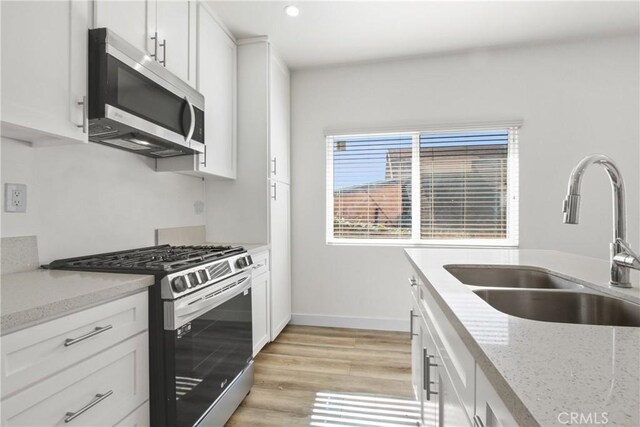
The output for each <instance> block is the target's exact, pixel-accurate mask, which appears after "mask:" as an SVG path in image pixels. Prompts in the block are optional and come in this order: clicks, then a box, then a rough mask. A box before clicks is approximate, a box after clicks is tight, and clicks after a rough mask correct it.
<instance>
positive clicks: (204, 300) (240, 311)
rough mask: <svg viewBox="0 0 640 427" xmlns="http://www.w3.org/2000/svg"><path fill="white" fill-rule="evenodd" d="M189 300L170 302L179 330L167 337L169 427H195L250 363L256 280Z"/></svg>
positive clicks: (246, 277)
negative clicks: (252, 298) (253, 283)
mask: <svg viewBox="0 0 640 427" xmlns="http://www.w3.org/2000/svg"><path fill="white" fill-rule="evenodd" d="M225 288H226V289H225ZM221 290H222V291H221ZM216 292H219V293H217V294H216ZM185 298H188V299H179V300H176V301H171V302H165V316H167V315H171V314H173V318H174V325H175V328H174V329H170V330H167V328H165V332H164V333H165V347H166V349H165V350H166V353H165V355H166V357H167V359H166V360H167V363H166V368H167V370H168V372H167V375H166V381H167V385H166V386H167V410H168V414H167V416H168V420H167V425H175V426H189V427H190V426H193V425H195V424H196V423H197V422H198V421H199V420H200V419H201V418H202V417H203V416H204V415H206V414H207V413H208V411H209V410H210V409H211V407H212V405H213V404H214V403H215V402H216V400H217V399H218V398H219V397H220V396H221V395H222V394H223V393H224V392H225V390H226V389H227V387H228V386H229V385H230V384H231V383H232V382H233V380H234V379H235V378H236V377H237V376H238V375H239V374H240V373H242V372H243V370H244V369H245V368H246V367H247V366H249V363H250V362H251V359H252V348H253V344H252V335H251V331H252V327H251V276H250V274H247V273H243V274H240V275H237V276H234V277H232V278H230V279H227V280H225V281H224V282H222V283H220V284H216V285H214V286H210V287H208V288H205V289H203V291H200V292H197V293H195V294H191V295H188V296H187V297H185ZM171 306H172V308H170V307H171ZM172 311H173V313H171V312H172ZM166 320H167V319H166V318H165V321H166ZM165 326H167V324H166V323H165Z"/></svg>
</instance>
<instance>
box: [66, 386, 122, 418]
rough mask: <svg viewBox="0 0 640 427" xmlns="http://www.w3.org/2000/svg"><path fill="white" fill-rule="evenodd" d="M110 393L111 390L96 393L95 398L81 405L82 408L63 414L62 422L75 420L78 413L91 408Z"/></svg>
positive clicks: (80, 413)
mask: <svg viewBox="0 0 640 427" xmlns="http://www.w3.org/2000/svg"><path fill="white" fill-rule="evenodd" d="M112 394H113V390H109V391H108V392H106V393H102V394H100V393H98V394H96V397H95V399H93V400H92V401H91V402H89V403H87V404H86V405H85V406H83V407H82V409H79V410H77V411H76V412H67V413H66V414H64V415H65V418H64V422H65V423H70V422H71V421H73V420H75V419H76V418H78V417H79V416H80V415H82V414H84V413H85V412H87V411H88V410H89V409H91V408H93V407H94V406H96V405H97V404H98V403H100V402H102V401H103V400H105V399H106V398H107V397H109V396H111V395H112Z"/></svg>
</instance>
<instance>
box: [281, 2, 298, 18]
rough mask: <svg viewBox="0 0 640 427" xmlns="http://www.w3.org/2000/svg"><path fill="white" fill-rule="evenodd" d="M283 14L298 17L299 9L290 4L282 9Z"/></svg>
mask: <svg viewBox="0 0 640 427" xmlns="http://www.w3.org/2000/svg"><path fill="white" fill-rule="evenodd" d="M284 13H286V14H287V15H289V16H298V15H300V9H298V8H297V7H296V6H294V5H292V4H290V5H289V6H287V7H285V8H284Z"/></svg>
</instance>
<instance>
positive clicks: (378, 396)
mask: <svg viewBox="0 0 640 427" xmlns="http://www.w3.org/2000/svg"><path fill="white" fill-rule="evenodd" d="M411 395H412V392H411V343H410V340H409V334H408V333H405V332H386V331H370V330H362V329H342V328H320V327H313V326H294V325H289V326H287V327H286V328H285V330H284V331H283V332H282V333H281V334H280V335H279V336H278V338H277V339H276V341H274V342H272V343H270V344H268V345H267V346H266V347H265V348H264V349H263V350H262V351H261V352H260V354H258V356H257V357H256V359H255V384H254V386H253V388H252V389H251V393H249V395H248V396H247V397H246V398H245V400H244V401H243V402H242V405H241V406H240V407H239V408H238V410H237V411H236V412H235V414H234V415H233V416H232V417H231V419H230V420H229V422H228V423H227V427H235V426H247V427H260V426H274V427H275V426H278V427H279V426H291V427H293V426H295V427H298V426H327V427H328V426H334V427H347V426H348V427H352V426H353V427H363V426H366V427H377V426H380V427H392V426H398V427H399V426H415V425H416V421H417V420H418V418H419V411H420V409H419V406H418V405H417V404H416V403H414V402H413V401H412V400H411Z"/></svg>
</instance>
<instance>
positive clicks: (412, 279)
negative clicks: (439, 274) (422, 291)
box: [409, 277, 418, 286]
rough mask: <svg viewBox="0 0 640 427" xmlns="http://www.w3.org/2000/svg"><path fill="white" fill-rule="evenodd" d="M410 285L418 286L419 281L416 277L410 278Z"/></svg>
mask: <svg viewBox="0 0 640 427" xmlns="http://www.w3.org/2000/svg"><path fill="white" fill-rule="evenodd" d="M409 285H411V286H417V285H418V281H417V280H416V279H415V278H414V277H409Z"/></svg>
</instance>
